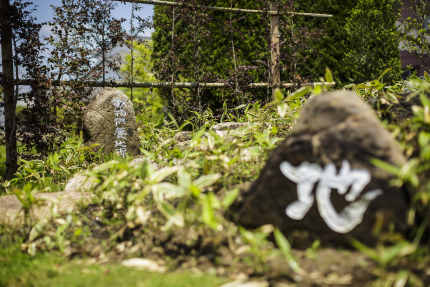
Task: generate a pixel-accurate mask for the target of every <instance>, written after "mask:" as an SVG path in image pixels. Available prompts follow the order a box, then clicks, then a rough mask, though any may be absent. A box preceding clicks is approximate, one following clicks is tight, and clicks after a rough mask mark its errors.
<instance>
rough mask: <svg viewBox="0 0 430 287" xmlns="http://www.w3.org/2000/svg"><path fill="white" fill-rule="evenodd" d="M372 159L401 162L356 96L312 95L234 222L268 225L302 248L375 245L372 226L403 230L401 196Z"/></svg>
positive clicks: (239, 207)
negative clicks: (352, 243) (319, 244)
mask: <svg viewBox="0 0 430 287" xmlns="http://www.w3.org/2000/svg"><path fill="white" fill-rule="evenodd" d="M371 158H376V159H380V160H383V161H385V162H388V163H391V164H396V165H402V164H404V163H405V162H406V159H405V157H404V156H403V154H402V153H401V150H400V148H399V147H398V146H397V145H396V143H395V141H394V140H393V139H392V137H391V136H390V134H389V133H388V131H386V130H385V129H384V128H383V127H382V125H381V123H380V121H379V119H378V118H377V117H376V116H375V114H374V113H373V112H372V111H371V109H370V108H369V107H368V106H367V104H366V103H365V102H364V101H363V100H362V99H361V98H360V97H359V96H357V95H356V94H354V93H352V92H333V93H328V94H324V95H319V96H315V97H314V98H312V99H310V100H309V102H308V103H306V105H305V106H304V107H303V111H302V114H301V116H300V119H299V120H298V122H297V124H296V125H295V126H294V128H293V130H292V132H291V133H290V134H289V135H288V136H287V138H286V139H285V140H284V141H283V142H282V143H281V144H280V145H279V147H278V148H277V149H275V150H274V152H273V154H272V155H271V157H270V158H269V160H268V161H267V163H266V166H265V168H264V169H263V170H262V172H261V174H260V176H259V178H258V179H257V180H256V181H255V182H254V183H253V184H252V186H251V188H250V189H249V191H248V192H246V193H244V194H242V196H241V197H240V198H241V200H240V202H238V203H236V205H235V208H236V210H237V213H236V218H235V220H236V221H237V223H238V224H240V225H242V226H244V227H248V228H256V227H259V226H262V225H264V224H269V223H270V224H273V225H275V226H277V227H279V228H280V230H281V231H282V232H283V233H284V234H285V235H287V236H288V238H290V239H292V240H293V241H294V242H293V243H294V245H295V246H296V247H299V248H300V247H306V246H309V244H311V243H312V242H313V241H314V240H316V239H320V240H321V241H322V242H323V243H325V244H334V245H348V237H349V236H352V237H354V238H356V239H358V240H360V241H362V242H364V243H366V244H369V245H372V244H374V243H375V236H374V235H373V233H372V231H373V230H375V223H376V222H378V223H379V224H382V226H381V228H382V229H381V230H387V229H388V228H389V225H390V223H392V224H394V227H395V230H396V231H399V232H406V230H407V228H408V227H407V224H406V222H405V213H406V207H407V196H406V193H405V192H404V191H403V190H402V189H401V188H398V187H394V186H391V185H390V180H391V179H392V178H393V177H392V175H390V174H389V173H387V172H385V171H384V170H381V169H380V168H377V167H375V166H374V165H373V164H372V163H370V159H371ZM281 166H282V168H281ZM297 182H300V184H297ZM298 187H299V189H300V194H301V200H300V202H301V203H299V202H298ZM330 202H331V203H330ZM345 207H346V208H345ZM366 207H367V208H366ZM308 208H309V210H308ZM362 212H364V215H362Z"/></svg>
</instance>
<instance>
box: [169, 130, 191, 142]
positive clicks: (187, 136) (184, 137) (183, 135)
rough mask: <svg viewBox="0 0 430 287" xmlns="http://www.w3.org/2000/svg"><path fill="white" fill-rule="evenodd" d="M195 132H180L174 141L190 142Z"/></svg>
mask: <svg viewBox="0 0 430 287" xmlns="http://www.w3.org/2000/svg"><path fill="white" fill-rule="evenodd" d="M194 134H195V132H178V133H177V134H175V136H174V137H173V139H174V140H175V141H177V142H184V141H189V140H191V139H192V138H193V135H194Z"/></svg>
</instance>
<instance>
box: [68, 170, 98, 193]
mask: <svg viewBox="0 0 430 287" xmlns="http://www.w3.org/2000/svg"><path fill="white" fill-rule="evenodd" d="M93 185H94V182H92V180H91V178H88V177H87V176H85V175H81V174H78V175H75V176H74V177H72V178H71V179H69V181H68V182H67V183H66V186H65V187H64V191H65V192H79V191H88V190H90V189H91V187H92V186H93Z"/></svg>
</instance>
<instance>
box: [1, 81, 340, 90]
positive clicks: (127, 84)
mask: <svg viewBox="0 0 430 287" xmlns="http://www.w3.org/2000/svg"><path fill="white" fill-rule="evenodd" d="M13 82H14V83H13V84H14V85H20V86H25V85H31V84H32V83H34V80H18V81H13ZM0 83H1V84H3V83H4V81H2V80H0ZM76 83H80V84H83V85H87V86H89V87H120V88H130V87H134V88H164V87H172V82H132V83H130V82H115V81H110V82H105V83H103V81H51V82H49V84H50V85H52V86H70V85H72V84H73V85H76ZM42 84H43V82H42ZM295 85H296V84H294V83H280V84H279V86H281V87H282V88H288V87H294V86H295ZM318 85H320V86H321V85H324V86H329V87H332V86H334V85H336V83H335V82H314V83H302V86H318ZM232 86H234V84H229V83H192V82H174V83H173V87H175V88H197V87H204V88H231V87H232ZM239 86H240V87H243V88H255V89H259V88H260V89H262V88H268V87H269V88H270V87H271V85H270V84H269V83H250V84H246V85H239Z"/></svg>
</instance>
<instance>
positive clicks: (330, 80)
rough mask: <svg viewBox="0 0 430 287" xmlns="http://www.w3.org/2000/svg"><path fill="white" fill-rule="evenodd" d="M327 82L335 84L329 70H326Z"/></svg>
mask: <svg viewBox="0 0 430 287" xmlns="http://www.w3.org/2000/svg"><path fill="white" fill-rule="evenodd" d="M325 80H326V82H329V83H332V82H333V74H332V73H331V71H330V69H329V68H325Z"/></svg>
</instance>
